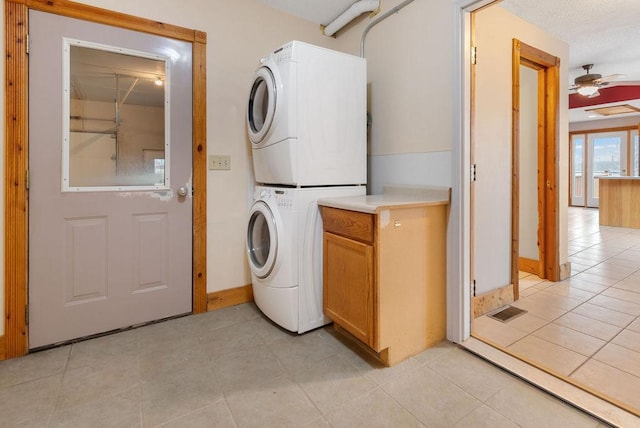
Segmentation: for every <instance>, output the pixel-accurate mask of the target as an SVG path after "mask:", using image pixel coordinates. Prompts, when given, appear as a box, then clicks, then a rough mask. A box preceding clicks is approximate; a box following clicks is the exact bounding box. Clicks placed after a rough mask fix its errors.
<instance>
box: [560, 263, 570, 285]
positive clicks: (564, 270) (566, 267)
mask: <svg viewBox="0 0 640 428" xmlns="http://www.w3.org/2000/svg"><path fill="white" fill-rule="evenodd" d="M570 276H571V262H566V263H563V264H561V265H560V281H564V280H565V279H567V278H569V277H570Z"/></svg>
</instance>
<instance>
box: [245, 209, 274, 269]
mask: <svg viewBox="0 0 640 428" xmlns="http://www.w3.org/2000/svg"><path fill="white" fill-rule="evenodd" d="M278 235H279V233H278V224H277V222H276V218H275V216H274V215H273V212H272V211H271V208H269V206H268V205H267V203H265V202H264V201H257V202H255V203H254V204H253V206H252V207H251V211H250V213H249V225H248V228H247V253H248V255H249V267H250V268H251V271H252V272H253V273H254V275H256V276H257V277H258V278H266V277H267V276H269V274H271V272H272V271H273V270H274V267H275V266H276V263H277V262H278Z"/></svg>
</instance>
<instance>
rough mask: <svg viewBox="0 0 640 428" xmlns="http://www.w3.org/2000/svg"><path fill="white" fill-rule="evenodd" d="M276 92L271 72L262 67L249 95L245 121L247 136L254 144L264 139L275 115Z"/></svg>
mask: <svg viewBox="0 0 640 428" xmlns="http://www.w3.org/2000/svg"><path fill="white" fill-rule="evenodd" d="M275 104H276V90H275V86H274V77H273V74H272V73H271V70H269V68H267V67H262V68H260V69H259V70H258V72H257V73H256V77H255V81H254V82H253V86H252V87H251V93H250V95H249V106H248V112H247V121H248V122H249V136H250V137H251V141H253V142H254V143H260V142H261V141H262V139H263V138H264V137H265V135H266V134H267V132H269V128H270V127H271V121H272V120H273V115H274V113H275V107H276V105H275Z"/></svg>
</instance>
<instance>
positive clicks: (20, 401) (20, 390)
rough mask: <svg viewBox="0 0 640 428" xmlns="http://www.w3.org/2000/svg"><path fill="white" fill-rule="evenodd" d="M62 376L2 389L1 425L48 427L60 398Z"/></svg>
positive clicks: (0, 401)
mask: <svg viewBox="0 0 640 428" xmlns="http://www.w3.org/2000/svg"><path fill="white" fill-rule="evenodd" d="M61 379H62V375H54V376H50V377H45V378H40V379H37V380H34V381H30V382H25V383H21V384H18V385H13V386H9V387H6V388H0V425H1V426H6V427H14V426H19V425H21V424H22V425H23V426H33V427H37V426H46V425H47V421H48V420H49V418H50V416H51V414H52V412H53V410H54V406H55V404H56V401H57V400H58V398H59V397H60V392H61V391H60V383H61Z"/></svg>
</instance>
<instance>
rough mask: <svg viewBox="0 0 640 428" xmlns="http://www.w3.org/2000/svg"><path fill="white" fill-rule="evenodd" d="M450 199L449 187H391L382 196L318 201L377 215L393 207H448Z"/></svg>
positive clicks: (347, 197)
mask: <svg viewBox="0 0 640 428" xmlns="http://www.w3.org/2000/svg"><path fill="white" fill-rule="evenodd" d="M450 199H451V189H450V188H449V187H436V186H424V187H418V186H400V185H389V186H385V187H384V191H383V193H382V194H380V195H361V196H343V197H337V198H321V199H319V200H318V205H321V206H325V207H331V208H338V209H343V210H350V211H358V212H363V213H368V214H375V213H377V212H378V211H379V210H381V209H384V208H389V207H392V206H393V207H399V206H402V207H405V208H410V207H421V206H430V205H447V204H449V201H450Z"/></svg>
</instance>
